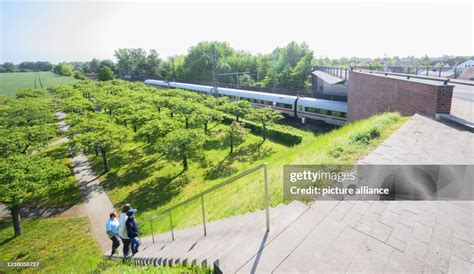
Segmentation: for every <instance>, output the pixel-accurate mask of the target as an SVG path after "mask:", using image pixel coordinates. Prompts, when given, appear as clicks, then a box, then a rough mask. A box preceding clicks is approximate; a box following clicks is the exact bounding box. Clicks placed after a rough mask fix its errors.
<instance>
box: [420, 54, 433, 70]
mask: <svg viewBox="0 0 474 274" xmlns="http://www.w3.org/2000/svg"><path fill="white" fill-rule="evenodd" d="M421 65H422V66H425V67H429V66H431V65H433V62H432V61H431V60H430V58H429V57H428V55H425V56H423V57H422V58H421Z"/></svg>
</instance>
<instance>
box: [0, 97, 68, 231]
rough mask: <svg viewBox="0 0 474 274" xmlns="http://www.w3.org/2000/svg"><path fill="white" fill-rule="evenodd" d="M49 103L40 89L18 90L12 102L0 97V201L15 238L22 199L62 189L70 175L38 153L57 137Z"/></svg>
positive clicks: (19, 220) (19, 225)
mask: <svg viewBox="0 0 474 274" xmlns="http://www.w3.org/2000/svg"><path fill="white" fill-rule="evenodd" d="M51 103H52V101H51V99H50V98H48V96H47V94H46V91H45V90H40V89H26V90H22V91H19V92H17V95H16V98H15V99H10V98H7V97H2V96H0V202H2V203H4V204H5V205H6V206H7V208H8V209H9V210H10V213H11V216H12V224H13V228H14V232H15V235H16V236H18V235H20V234H21V232H22V229H21V219H20V206H21V205H22V204H23V203H24V200H25V198H27V197H28V196H29V195H32V194H39V193H41V192H46V191H48V190H51V189H60V188H62V187H63V186H64V184H65V180H66V178H67V177H68V176H69V175H70V170H69V169H68V168H67V166H65V165H64V163H62V162H61V160H55V159H52V158H49V157H46V156H44V155H42V154H41V153H40V151H41V150H42V149H43V148H44V147H46V146H47V145H48V143H49V142H50V141H51V139H53V138H54V137H55V136H57V131H58V127H57V125H56V119H55V117H54V110H53V106H52V104H51Z"/></svg>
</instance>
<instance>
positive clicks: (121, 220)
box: [119, 204, 132, 258]
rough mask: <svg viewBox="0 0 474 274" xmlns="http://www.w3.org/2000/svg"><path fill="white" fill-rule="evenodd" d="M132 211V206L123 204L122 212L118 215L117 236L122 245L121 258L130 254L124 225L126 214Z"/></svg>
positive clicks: (129, 241)
mask: <svg viewBox="0 0 474 274" xmlns="http://www.w3.org/2000/svg"><path fill="white" fill-rule="evenodd" d="M130 209H132V206H131V205H130V204H124V205H123V207H122V212H121V213H120V218H119V223H120V227H119V236H120V239H122V243H123V257H124V258H125V257H127V256H128V255H129V254H130V244H131V240H130V238H128V234H127V227H126V225H125V223H126V222H127V219H128V216H127V212H128V211H129V210H130Z"/></svg>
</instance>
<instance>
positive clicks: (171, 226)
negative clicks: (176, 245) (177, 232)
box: [169, 210, 174, 241]
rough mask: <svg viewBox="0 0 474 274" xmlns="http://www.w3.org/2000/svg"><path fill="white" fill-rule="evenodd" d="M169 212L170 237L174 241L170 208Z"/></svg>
mask: <svg viewBox="0 0 474 274" xmlns="http://www.w3.org/2000/svg"><path fill="white" fill-rule="evenodd" d="M169 212H170V227H171V239H172V240H173V241H174V232H173V219H171V210H170V211H169Z"/></svg>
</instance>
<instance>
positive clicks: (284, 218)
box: [209, 201, 309, 273]
mask: <svg viewBox="0 0 474 274" xmlns="http://www.w3.org/2000/svg"><path fill="white" fill-rule="evenodd" d="M308 208H309V207H308V206H307V205H305V204H303V203H301V202H298V201H294V202H292V203H290V204H288V205H285V206H284V207H283V209H282V210H281V212H279V214H278V215H277V216H271V218H270V231H267V230H266V227H265V226H264V225H262V224H257V225H256V226H255V227H249V229H248V230H247V231H246V232H244V234H243V236H244V237H242V238H241V239H239V241H235V242H234V243H233V245H232V246H231V247H230V248H227V250H226V251H223V252H222V253H221V254H219V255H218V256H216V257H215V258H216V260H215V261H214V262H215V266H216V267H218V268H219V269H220V270H221V271H222V272H223V273H234V272H236V271H237V270H238V269H240V268H241V267H242V266H243V265H245V264H246V263H247V262H248V261H249V260H251V259H252V258H253V257H255V256H256V255H257V254H258V253H259V252H260V251H261V250H262V249H264V248H265V246H266V245H268V244H269V243H270V242H271V241H272V240H273V239H274V238H275V237H277V236H279V234H280V233H282V232H283V231H284V230H285V229H286V228H287V227H288V226H290V225H291V224H292V223H293V222H294V221H295V220H297V219H298V218H299V217H300V216H301V215H302V214H303V213H304V212H305V211H306V210H308ZM209 257H210V259H214V258H213V257H212V255H210V256H209Z"/></svg>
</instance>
